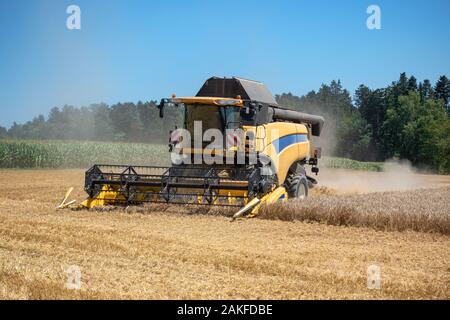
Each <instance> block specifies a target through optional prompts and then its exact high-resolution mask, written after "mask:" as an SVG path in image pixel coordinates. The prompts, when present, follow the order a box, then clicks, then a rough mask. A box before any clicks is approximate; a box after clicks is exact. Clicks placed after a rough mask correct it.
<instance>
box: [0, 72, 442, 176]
mask: <svg viewBox="0 0 450 320" xmlns="http://www.w3.org/2000/svg"><path fill="white" fill-rule="evenodd" d="M275 98H276V100H277V101H278V103H279V104H280V105H282V106H285V107H288V108H291V109H294V110H299V111H302V112H308V113H312V114H318V115H322V116H324V117H325V119H326V125H325V128H324V131H323V134H322V137H321V138H320V139H319V141H318V144H319V145H320V146H322V147H323V151H324V154H328V155H336V156H342V157H348V158H352V159H356V160H363V161H384V160H386V159H389V158H392V157H398V158H402V159H409V160H410V161H411V162H412V163H413V164H414V165H416V166H423V167H427V168H432V169H434V170H436V171H439V172H445V173H450V101H449V100H450V80H449V79H448V78H447V77H446V76H441V77H440V78H439V79H438V81H437V82H436V83H435V85H434V86H433V85H432V84H431V82H430V81H429V80H424V81H422V82H418V81H417V79H416V78H415V77H414V76H410V77H408V76H407V75H406V74H405V73H402V74H400V77H399V79H398V80H396V81H394V82H392V83H391V84H390V85H388V86H387V87H385V88H378V89H370V88H369V87H367V86H365V85H361V86H359V87H358V88H357V90H356V92H355V94H354V95H353V97H352V96H351V94H350V92H349V91H348V90H346V89H344V88H343V87H342V85H341V82H340V81H332V82H331V83H330V84H323V85H322V86H321V87H320V88H319V90H317V91H311V92H309V93H307V94H305V95H303V96H296V95H293V94H291V93H283V94H281V95H276V97H275ZM181 124H182V113H181V112H179V110H172V111H170V110H166V113H165V118H164V120H163V121H162V120H161V119H159V115H158V109H157V108H156V101H150V102H138V103H117V104H114V105H111V106H108V105H106V104H104V103H100V104H92V105H90V106H88V107H81V108H75V107H73V106H69V105H65V106H63V107H62V108H57V107H55V108H53V109H51V111H50V113H49V115H48V117H47V118H45V117H44V116H43V115H39V116H37V117H35V118H34V119H33V120H31V121H28V122H26V123H24V124H17V123H14V124H13V125H12V126H11V127H10V128H9V129H6V128H2V127H0V138H7V139H41V140H45V139H52V140H53V139H57V140H93V141H123V142H141V143H167V141H168V133H169V130H171V129H173V127H174V126H175V125H181Z"/></svg>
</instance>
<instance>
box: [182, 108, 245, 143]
mask: <svg viewBox="0 0 450 320" xmlns="http://www.w3.org/2000/svg"><path fill="white" fill-rule="evenodd" d="M240 109H241V108H240V107H236V106H222V107H219V106H216V105H205V104H188V105H186V109H185V128H186V129H187V130H189V132H190V133H191V135H192V136H193V134H194V121H201V122H202V131H203V132H202V134H204V133H205V131H206V130H208V129H219V130H220V131H222V132H224V131H225V130H226V129H236V128H239V126H240V114H239V112H240Z"/></svg>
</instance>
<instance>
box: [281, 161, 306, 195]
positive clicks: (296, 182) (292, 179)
mask: <svg viewBox="0 0 450 320" xmlns="http://www.w3.org/2000/svg"><path fill="white" fill-rule="evenodd" d="M284 184H285V187H286V191H287V193H288V197H289V198H290V199H293V198H298V196H299V195H298V191H299V187H300V184H303V186H304V192H305V195H304V196H305V198H306V197H308V185H309V184H308V179H307V178H306V174H305V172H304V169H303V167H301V169H300V170H299V169H297V170H296V171H295V172H292V171H290V172H289V174H288V176H287V177H286V181H285V183H284Z"/></svg>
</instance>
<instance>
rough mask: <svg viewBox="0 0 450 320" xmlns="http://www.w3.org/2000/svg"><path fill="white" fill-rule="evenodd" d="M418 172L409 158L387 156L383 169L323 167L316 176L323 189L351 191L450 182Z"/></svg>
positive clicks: (384, 189) (428, 186) (412, 187)
mask: <svg viewBox="0 0 450 320" xmlns="http://www.w3.org/2000/svg"><path fill="white" fill-rule="evenodd" d="M440 178H441V176H438V175H429V174H423V173H419V172H417V170H416V169H415V168H414V167H413V166H412V165H411V164H410V162H409V161H406V160H388V161H386V162H385V163H384V166H383V172H369V171H362V170H361V171H358V170H346V169H330V168H323V169H321V171H320V173H319V175H318V177H317V180H318V181H319V188H322V191H324V192H330V193H337V194H349V193H370V192H384V191H405V190H414V189H420V188H430V187H439V186H443V185H450V179H440Z"/></svg>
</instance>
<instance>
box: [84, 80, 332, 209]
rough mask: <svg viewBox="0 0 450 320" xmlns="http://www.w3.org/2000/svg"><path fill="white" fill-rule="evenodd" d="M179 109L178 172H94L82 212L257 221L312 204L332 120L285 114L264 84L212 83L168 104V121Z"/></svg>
mask: <svg viewBox="0 0 450 320" xmlns="http://www.w3.org/2000/svg"><path fill="white" fill-rule="evenodd" d="M172 107H174V108H179V110H180V112H182V113H183V115H184V126H183V128H174V131H172V132H171V137H170V139H169V148H170V151H171V152H172V154H171V156H172V166H170V167H156V166H118V165H94V166H93V167H91V168H90V169H89V170H88V171H87V172H86V177H85V191H86V192H87V193H88V195H89V197H88V199H87V200H85V201H84V202H83V203H82V206H84V207H86V208H93V207H96V206H103V205H135V204H142V203H145V202H157V203H158V202H159V203H173V204H195V205H209V206H211V205H214V206H228V207H236V208H239V209H237V212H236V214H235V215H234V218H237V217H240V216H248V217H251V216H254V215H256V214H257V212H258V209H259V207H260V205H261V204H263V203H273V202H275V201H286V200H287V199H288V198H305V197H307V196H308V188H309V187H310V186H313V185H314V184H316V183H317V182H316V180H315V179H313V178H312V177H310V176H308V175H307V174H306V170H305V165H311V166H312V172H314V173H316V174H317V173H318V172H319V169H318V167H317V164H318V159H319V158H320V153H321V150H320V148H315V147H313V146H312V143H311V138H312V136H320V132H321V130H322V126H323V124H324V119H323V118H322V117H320V116H315V115H310V114H306V113H302V112H297V111H293V110H288V109H285V108H282V107H280V106H279V105H278V104H277V102H276V101H275V99H274V98H273V96H272V94H271V93H270V91H269V90H268V89H267V87H266V86H265V85H264V84H262V83H260V82H256V81H251V80H245V79H241V78H218V77H212V78H210V79H208V80H207V81H206V82H205V84H204V85H203V86H202V88H201V89H200V91H199V92H198V93H197V95H196V96H194V97H181V98H177V97H175V96H174V97H172V98H170V99H162V100H161V103H160V104H159V106H158V108H159V113H160V117H161V118H162V117H164V110H165V109H166V108H172ZM205 140H206V141H205ZM130 156H131V157H132V155H130Z"/></svg>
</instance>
